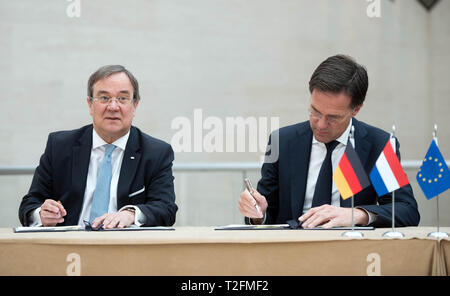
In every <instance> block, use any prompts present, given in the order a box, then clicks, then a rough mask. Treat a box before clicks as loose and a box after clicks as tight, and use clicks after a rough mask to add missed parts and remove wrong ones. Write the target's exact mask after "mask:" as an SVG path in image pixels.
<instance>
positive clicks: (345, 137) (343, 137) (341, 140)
mask: <svg viewBox="0 0 450 296" xmlns="http://www.w3.org/2000/svg"><path fill="white" fill-rule="evenodd" d="M352 123H353V118H350V122H349V123H348V126H347V129H346V130H345V131H344V132H343V133H342V135H341V136H340V137H339V138H337V139H336V141H338V142H339V143H341V144H343V145H344V146H347V142H348V137H349V135H350V129H351V127H352ZM312 142H313V144H316V143H321V142H319V141H317V139H316V137H315V136H314V134H313V140H312ZM321 144H323V143H321ZM323 145H325V144H323Z"/></svg>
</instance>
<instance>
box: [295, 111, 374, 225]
mask: <svg viewBox="0 0 450 296" xmlns="http://www.w3.org/2000/svg"><path fill="white" fill-rule="evenodd" d="M352 122H353V119H350V122H349V124H348V126H347V129H346V130H345V131H344V132H343V133H342V135H341V136H340V137H339V138H337V139H336V141H338V142H339V144H337V146H336V148H334V150H333V153H332V154H331V163H332V166H333V172H334V171H335V170H336V168H337V167H338V165H339V161H340V160H341V157H342V155H344V152H345V148H346V147H347V143H348V138H349V135H350V129H351V127H352ZM350 142H351V143H352V145H353V148H355V149H356V146H355V145H357V144H358V143H355V139H354V138H352V139H350ZM326 154H327V147H326V146H325V144H324V143H321V142H319V141H317V139H316V138H315V137H314V135H313V139H312V146H311V156H310V160H309V169H308V179H307V181H306V192H305V202H304V203H303V214H304V213H306V212H307V211H308V210H309V209H311V205H312V201H313V197H314V191H315V189H316V183H317V178H318V177H319V172H320V168H321V167H322V163H323V161H324V159H325V156H326ZM331 205H332V206H336V207H339V206H340V205H341V194H340V193H339V190H338V188H337V186H336V184H335V183H334V182H332V189H331ZM356 208H358V207H356ZM359 209H361V210H363V211H365V212H366V213H367V215H368V216H369V222H368V224H370V223H372V222H374V221H375V219H376V218H377V215H375V214H373V213H371V212H369V211H367V210H365V209H363V208H359Z"/></svg>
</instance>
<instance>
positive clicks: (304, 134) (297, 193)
mask: <svg viewBox="0 0 450 296" xmlns="http://www.w3.org/2000/svg"><path fill="white" fill-rule="evenodd" d="M311 145H312V130H311V128H310V127H309V123H308V127H307V128H304V129H299V130H298V131H297V137H295V138H294V139H292V140H291V141H290V142H289V148H288V149H289V154H288V155H290V156H291V162H290V176H291V178H290V179H291V203H292V207H291V208H292V217H293V218H294V219H297V218H298V217H300V216H301V215H302V212H303V204H304V202H305V192H306V181H307V179H308V169H309V159H310V155H311ZM305 157H306V158H305Z"/></svg>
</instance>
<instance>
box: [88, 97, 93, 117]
mask: <svg viewBox="0 0 450 296" xmlns="http://www.w3.org/2000/svg"><path fill="white" fill-rule="evenodd" d="M86 102H87V103H88V106H89V114H91V116H92V113H93V110H92V108H94V106H93V103H92V100H91V98H89V97H88V98H87V99H86Z"/></svg>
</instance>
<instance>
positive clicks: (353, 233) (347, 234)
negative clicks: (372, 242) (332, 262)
mask: <svg viewBox="0 0 450 296" xmlns="http://www.w3.org/2000/svg"><path fill="white" fill-rule="evenodd" d="M353 197H354V195H352V230H351V231H346V232H343V233H342V236H345V237H363V236H364V235H363V234H362V232H360V231H355V204H354V201H353Z"/></svg>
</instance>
